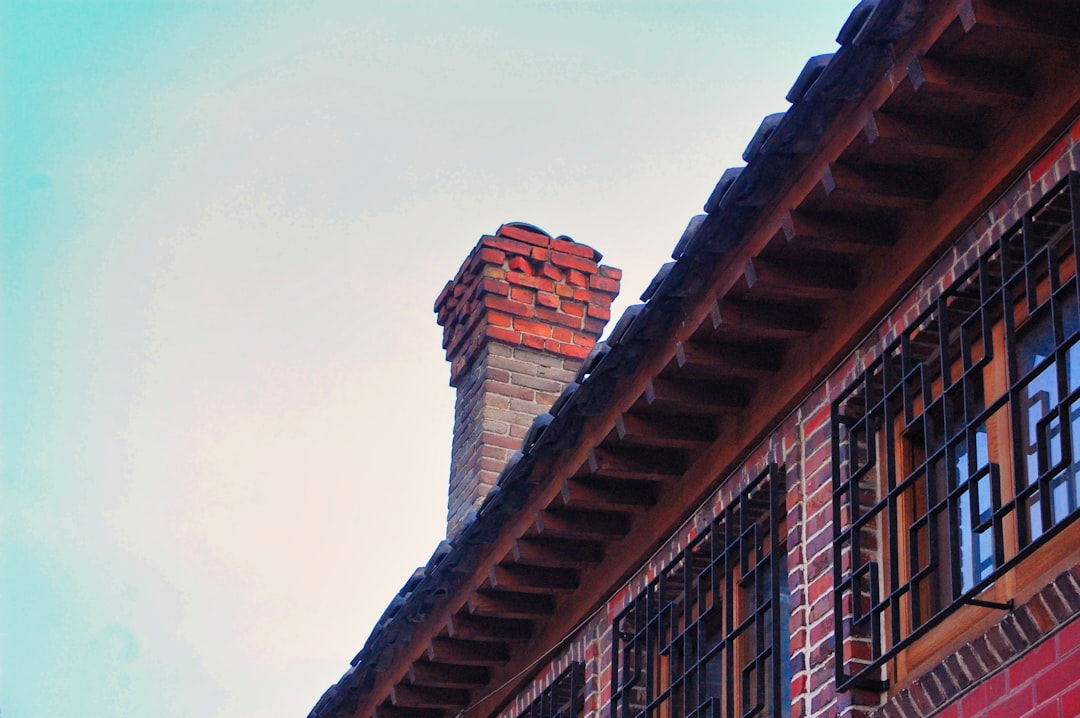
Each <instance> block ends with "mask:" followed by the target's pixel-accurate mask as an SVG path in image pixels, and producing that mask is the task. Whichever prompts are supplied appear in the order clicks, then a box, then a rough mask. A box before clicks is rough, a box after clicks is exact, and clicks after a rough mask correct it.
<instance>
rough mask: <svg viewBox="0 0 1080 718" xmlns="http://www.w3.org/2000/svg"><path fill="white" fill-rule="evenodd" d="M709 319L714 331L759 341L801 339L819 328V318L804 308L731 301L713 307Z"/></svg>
mask: <svg viewBox="0 0 1080 718" xmlns="http://www.w3.org/2000/svg"><path fill="white" fill-rule="evenodd" d="M709 316H710V318H711V321H712V326H713V329H714V330H717V331H724V330H728V331H731V332H735V333H738V334H740V335H743V336H753V337H760V338H762V339H802V338H805V337H808V336H810V335H812V334H813V333H814V332H816V331H817V329H818V325H819V321H818V318H817V317H816V316H815V315H814V314H813V313H811V312H809V311H807V310H804V309H796V308H794V307H785V306H780V305H769V304H766V303H764V302H753V303H751V302H741V301H737V300H734V299H730V300H725V301H723V302H719V303H717V304H715V305H713V307H712V309H711V311H710V313H709Z"/></svg>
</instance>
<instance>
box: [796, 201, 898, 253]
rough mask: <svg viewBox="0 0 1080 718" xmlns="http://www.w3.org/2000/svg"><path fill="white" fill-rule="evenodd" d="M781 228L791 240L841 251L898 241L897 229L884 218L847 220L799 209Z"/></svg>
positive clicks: (868, 249)
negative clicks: (877, 220) (882, 219)
mask: <svg viewBox="0 0 1080 718" xmlns="http://www.w3.org/2000/svg"><path fill="white" fill-rule="evenodd" d="M781 231H782V232H783V236H784V239H785V240H786V241H787V243H788V244H794V245H799V244H804V245H808V246H809V247H811V248H821V249H824V250H825V251H831V252H834V253H837V254H854V255H865V254H870V253H872V252H878V251H880V250H881V249H882V248H883V247H890V246H892V245H893V243H894V242H895V241H896V231H895V229H894V228H893V227H892V226H890V225H886V224H884V223H881V222H874V221H843V220H838V219H834V218H831V217H825V216H822V215H815V214H809V213H806V212H799V211H797V210H793V211H791V212H788V213H787V214H786V215H785V217H784V220H783V223H782V225H781Z"/></svg>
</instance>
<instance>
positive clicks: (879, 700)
mask: <svg viewBox="0 0 1080 718" xmlns="http://www.w3.org/2000/svg"><path fill="white" fill-rule="evenodd" d="M1076 170H1080V122H1078V123H1076V124H1075V125H1074V126H1073V127H1072V128H1071V129H1070V130H1069V131H1068V132H1067V133H1066V134H1064V135H1063V136H1062V137H1061V138H1060V139H1059V140H1058V141H1057V142H1056V143H1054V144H1053V146H1052V147H1051V149H1050V150H1049V151H1047V152H1046V153H1045V154H1044V155H1043V156H1041V157H1040V158H1038V159H1037V160H1036V161H1035V162H1034V163H1033V164H1032V165H1031V167H1030V169H1029V170H1028V172H1026V173H1025V174H1024V175H1023V176H1022V177H1021V178H1020V179H1018V180H1017V181H1016V182H1015V183H1014V184H1013V186H1011V187H1010V188H1009V189H1008V190H1007V191H1006V192H1004V193H1003V195H1002V196H1001V197H1000V198H998V199H997V200H995V201H994V202H992V203H990V204H989V209H988V210H987V211H986V212H985V213H984V214H983V216H981V217H979V218H978V219H977V220H976V221H975V222H974V223H973V225H972V226H971V227H970V228H968V229H967V230H966V231H964V232H961V233H959V235H958V239H957V241H956V243H955V245H954V246H953V247H952V249H951V250H949V251H948V252H946V253H945V254H944V256H943V257H942V258H941V259H940V260H939V261H938V262H937V263H936V264H935V265H934V266H933V267H932V268H931V269H930V270H929V271H928V272H927V273H926V274H925V275H924V276H923V277H922V278H921V279H920V280H918V281H917V282H916V283H915V284H914V286H913V287H912V288H911V290H910V291H909V292H908V293H907V294H906V295H905V296H904V297H903V298H902V299H901V300H900V301H899V302H898V303H897V304H896V306H894V307H893V308H892V309H891V310H890V311H889V313H888V315H887V316H886V317H885V318H884V319H883V320H882V321H881V323H880V324H879V325H878V326H877V327H876V328H875V329H874V330H872V331H870V332H869V333H868V335H867V339H866V340H865V341H864V342H863V343H862V344H861V345H859V346H858V347H857V348H856V349H855V350H854V351H853V352H852V353H851V355H850V356H849V357H848V358H847V359H846V360H845V361H844V362H843V363H842V364H841V365H840V366H838V367H836V369H835V370H834V371H833V372H832V374H831V375H830V376H829V377H828V378H827V379H826V380H825V381H824V382H823V383H822V384H821V386H820V387H819V388H818V389H817V390H815V391H813V392H811V393H810V395H809V396H807V398H806V399H805V401H804V402H803V403H802V405H801V406H800V407H798V408H796V409H795V410H794V411H793V412H792V413H791V414H790V415H789V416H788V417H787V418H785V419H784V420H783V421H781V422H780V424H779V426H777V427H776V429H775V430H774V431H773V433H772V435H771V436H770V437H769V438H768V439H767V440H765V441H764V442H763V443H762V444H761V445H760V446H758V447H757V448H756V449H755V450H753V451H752V452H751V453H750V455H749V458H748V459H747V460H746V462H745V463H744V464H743V465H742V466H741V467H739V468H738V469H736V470H735V471H734V472H732V473H731V474H730V476H729V478H728V479H726V480H725V482H724V483H723V484H722V486H721V487H720V489H718V491H717V492H716V494H715V495H714V496H713V497H712V498H710V499H709V500H707V501H706V502H705V503H704V504H703V505H702V506H701V507H700V508H699V509H698V510H697V511H696V512H695V513H694V514H693V516H692V517H691V518H690V519H688V520H687V522H686V523H685V524H684V525H683V527H682V528H680V529H679V530H678V531H677V532H676V533H675V534H674V535H673V536H671V537H670V539H669V541H668V542H667V543H666V544H664V545H663V546H662V547H661V548H660V549H658V550H657V552H656V553H655V554H654V556H653V557H652V558H651V559H650V560H649V561H648V562H647V563H646V564H645V565H644V566H642V567H641V568H640V570H639V571H638V572H637V573H636V574H635V575H634V576H633V577H632V578H630V579H629V580H628V581H627V583H626V584H625V585H623V586H618V587H612V592H611V596H610V598H609V599H608V601H607V604H606V606H604V607H603V608H602V609H601V610H600V611H599V612H598V613H597V614H595V615H594V616H593V617H592V618H591V619H590V620H589V621H587V622H586V624H585V625H584V626H582V627H581V628H580V630H579V631H578V632H577V633H576V634H574V635H573V636H570V637H568V639H567V641H566V642H564V644H563V645H562V646H561V647H560V648H558V649H557V653H556V657H555V659H554V662H553V663H552V664H551V665H550V666H549V667H545V668H542V669H541V670H540V672H539V673H538V674H537V676H536V678H535V679H534V681H533V682H532V683H531V684H530V685H529V687H527V688H526V689H525V690H524V691H523V692H522V694H521V696H519V697H518V698H517V699H516V700H515V701H513V702H512V703H511V704H510V705H508V706H507V707H506V708H505V709H504V710H503V712H502V714H501V715H502V716H503V718H515V717H516V716H517V714H518V712H520V710H522V708H523V707H524V706H527V705H529V701H530V699H529V696H535V695H536V694H537V693H538V691H539V690H542V689H543V686H544V685H545V682H549V681H550V680H551V679H553V678H554V676H557V675H558V673H559V670H560V668H559V666H564V665H566V662H567V661H568V660H570V656H578V655H580V656H584V660H585V661H586V671H587V675H589V676H592V677H595V679H596V683H595V693H590V694H589V698H588V699H587V700H586V705H585V716H587V717H589V718H592V717H596V718H599V717H600V716H605V717H606V716H610V715H611V707H610V705H609V704H610V696H611V693H612V685H611V650H612V636H611V625H612V619H613V617H614V616H615V615H617V614H618V613H619V612H620V611H621V610H623V609H624V608H625V607H626V606H628V605H629V604H630V603H631V602H632V601H633V600H634V599H635V598H636V597H637V596H638V595H639V594H640V593H641V591H642V590H643V589H644V587H645V586H646V585H647V583H648V582H649V581H650V580H651V579H652V577H654V576H656V575H657V573H658V572H659V571H660V570H661V568H663V567H664V566H665V565H666V564H667V563H668V562H669V561H670V560H671V556H672V555H674V553H675V552H677V551H678V549H679V547H681V546H684V545H686V543H687V542H688V541H689V540H691V538H692V537H693V536H694V535H696V533H697V531H698V530H700V527H701V526H704V525H706V524H707V523H708V522H709V521H711V520H712V518H714V517H715V516H716V515H717V513H718V510H719V509H720V508H722V507H723V506H725V505H726V504H727V502H728V501H730V500H731V497H732V496H734V495H736V494H737V492H738V491H739V489H740V488H741V487H742V486H743V485H745V483H746V481H747V480H748V479H749V478H750V477H752V476H754V475H756V473H757V472H758V471H760V470H761V468H762V467H763V466H765V465H766V463H768V462H776V463H778V464H781V465H783V466H785V467H786V469H787V492H788V508H789V515H788V572H789V587H790V609H791V642H790V650H791V667H792V679H791V698H792V706H791V716H792V718H844V717H848V716H867V717H868V718H887V717H888V718H925V717H928V716H942V717H945V718H979V717H982V716H1005V717H1006V718H1042V717H1043V716H1046V717H1053V718H1068V717H1069V716H1078V715H1080V620H1077V619H1078V617H1080V565H1078V566H1076V567H1074V568H1072V569H1071V570H1069V571H1065V572H1064V573H1061V574H1060V575H1058V576H1057V577H1056V578H1054V579H1053V580H1052V581H1051V582H1050V583H1048V584H1047V585H1046V586H1043V587H1041V588H1040V587H1035V588H1036V589H1037V590H1035V591H1034V593H1033V595H1031V597H1030V598H1029V599H1027V600H1026V601H1024V602H1023V603H1022V605H1018V606H1016V607H1015V608H1014V609H1013V610H1012V611H1010V612H1006V613H1003V614H1002V616H1001V619H1000V621H998V622H997V623H996V624H994V625H991V626H990V627H989V628H988V629H986V630H985V631H984V632H983V633H982V634H981V635H979V636H976V637H975V638H973V639H972V640H970V641H969V642H967V643H966V644H964V645H961V646H959V647H958V648H956V649H955V650H953V651H952V652H951V653H949V654H948V655H946V656H945V657H944V658H943V659H942V660H941V661H940V662H939V663H937V664H935V665H933V666H932V667H931V668H929V669H928V670H925V672H923V673H922V674H921V675H917V676H914V677H910V678H907V679H904V682H903V683H901V684H900V685H899V686H894V687H893V688H892V690H891V691H890V692H887V693H877V692H871V691H866V690H857V689H853V690H849V691H846V692H844V693H838V692H837V691H836V687H835V685H836V684H835V680H836V679H835V670H836V669H835V661H836V651H837V647H836V646H835V645H834V640H835V639H834V633H833V629H834V620H835V618H834V612H833V605H832V601H833V598H832V583H833V573H832V572H833V555H832V511H833V508H832V503H831V481H832V479H831V475H832V474H831V472H832V467H831V461H832V457H831V447H830V433H831V427H830V421H829V412H830V406H831V402H832V401H833V400H834V399H835V398H836V397H837V396H838V395H839V394H840V392H841V391H842V390H843V389H844V388H845V387H847V386H848V385H849V384H850V383H851V382H852V380H853V379H854V378H855V377H856V376H858V375H859V374H860V373H861V372H862V371H863V370H864V369H865V367H866V366H868V365H869V364H870V363H871V362H873V361H874V360H875V359H876V358H877V356H879V354H880V353H881V351H882V350H883V348H884V347H885V346H886V345H888V344H889V343H891V342H892V341H894V340H895V338H896V337H897V336H898V335H899V334H900V332H902V331H903V330H904V329H905V328H906V327H907V326H909V324H910V323H911V321H912V320H913V319H914V318H915V317H916V316H917V315H918V314H919V313H920V312H922V311H923V310H925V309H926V308H927V307H929V306H930V304H931V303H932V302H933V301H934V300H935V299H936V298H937V297H938V296H939V294H940V293H941V292H942V291H943V289H944V288H946V287H948V286H949V285H950V283H951V282H952V281H953V279H954V278H955V277H956V276H958V275H959V274H960V273H961V272H963V271H964V270H966V269H967V268H968V267H970V266H971V265H972V264H973V263H974V262H975V261H976V259H977V258H978V256H979V255H980V254H981V253H983V252H984V251H985V250H986V249H987V248H988V247H989V246H990V244H991V243H992V242H994V241H995V240H997V239H999V238H1000V237H1001V235H1002V234H1003V232H1004V231H1005V230H1006V229H1008V228H1009V227H1010V226H1011V225H1012V224H1013V223H1014V222H1015V221H1017V220H1018V219H1019V218H1020V217H1021V216H1022V215H1023V214H1024V213H1025V212H1026V211H1027V210H1028V209H1030V208H1031V207H1032V206H1033V204H1034V203H1035V202H1037V201H1038V200H1039V199H1040V198H1041V197H1042V196H1043V194H1044V193H1045V192H1046V191H1047V190H1048V189H1049V188H1050V187H1052V186H1053V185H1054V184H1056V183H1057V182H1058V181H1059V180H1060V179H1062V178H1063V177H1064V176H1065V175H1066V174H1067V173H1068V172H1069V171H1076ZM605 270H607V268H604V267H601V268H600V271H599V273H598V274H596V275H594V276H593V278H592V279H590V280H589V287H591V288H600V287H604V286H606V285H604V283H603V282H602V281H601V279H603V278H605V277H606V278H610V279H612V280H613V281H616V282H617V280H618V275H617V274H616V275H615V276H610V270H608V272H605ZM563 291H565V290H563ZM556 293H557V294H558V293H559V292H558V290H557V292H556ZM564 296H571V295H569V294H567V295H564ZM845 610H846V611H850V606H847V607H846V609H845ZM844 650H845V651H846V654H845V660H850V657H851V654H852V652H855V653H857V652H858V651H859V650H860V647H859V646H846V647H844Z"/></svg>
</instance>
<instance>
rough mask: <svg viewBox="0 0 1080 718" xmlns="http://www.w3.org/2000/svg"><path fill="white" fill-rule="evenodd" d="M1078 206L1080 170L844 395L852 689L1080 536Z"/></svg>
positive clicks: (838, 514)
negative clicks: (1058, 537)
mask: <svg viewBox="0 0 1080 718" xmlns="http://www.w3.org/2000/svg"><path fill="white" fill-rule="evenodd" d="M1078 223H1080V175H1078V174H1077V173H1072V174H1071V175H1069V176H1068V177H1067V178H1065V179H1064V180H1063V181H1062V182H1060V183H1059V184H1058V185H1056V186H1055V187H1054V188H1053V189H1051V190H1050V191H1049V192H1047V194H1046V195H1045V196H1044V198H1043V199H1042V200H1040V202H1039V203H1037V204H1036V205H1035V206H1034V207H1033V208H1032V209H1031V210H1030V211H1029V212H1027V213H1025V215H1024V216H1023V218H1022V219H1021V221H1019V222H1017V223H1016V225H1014V226H1013V227H1011V228H1010V229H1009V230H1008V231H1007V232H1005V234H1004V235H1003V236H1002V238H1001V239H1000V240H998V241H997V242H995V243H994V244H993V246H991V247H990V248H989V249H988V250H987V251H986V252H985V253H984V254H982V255H981V256H980V257H979V258H978V261H977V262H976V263H975V264H974V265H973V266H972V267H970V268H969V269H967V270H966V271H965V272H963V273H962V274H960V276H958V277H957V278H956V280H955V281H954V282H953V283H952V284H951V285H950V286H949V287H948V288H946V289H945V290H944V291H943V292H942V294H941V296H940V297H939V298H938V299H937V300H935V301H934V302H933V304H932V306H931V307H930V308H928V309H927V310H926V311H924V312H923V313H922V314H921V315H920V316H919V317H918V318H916V319H915V321H913V322H912V324H911V325H910V326H909V327H908V328H907V329H905V330H904V332H902V333H901V335H900V337H899V338H898V339H897V340H896V341H894V342H892V343H891V344H890V345H889V346H888V347H886V349H885V350H884V351H883V353H882V355H881V356H880V357H879V358H878V359H877V360H876V361H875V362H873V363H872V364H871V365H870V366H869V367H868V368H867V369H866V371H864V372H863V373H862V374H861V375H860V376H859V377H858V378H856V380H855V381H854V382H852V384H851V385H850V386H849V387H847V389H845V391H844V392H843V393H842V394H841V395H840V397H839V398H838V399H837V400H836V401H835V402H834V403H833V407H832V429H833V431H832V451H833V462H832V470H833V497H832V498H833V538H834V540H833V560H834V596H833V598H834V613H835V632H836V636H835V638H836V645H837V650H838V653H837V661H836V677H837V687H838V689H839V690H846V689H849V688H852V687H861V688H869V689H875V690H885V689H886V688H890V687H891V688H892V689H894V690H895V689H896V687H897V686H898V685H901V684H902V683H904V682H906V681H907V680H909V679H910V678H912V677H914V676H915V675H917V674H919V673H921V672H922V671H923V670H925V668H927V667H928V666H929V665H931V664H932V662H933V661H936V660H939V659H940V658H941V657H942V656H943V655H944V654H945V653H946V652H948V651H951V650H955V648H957V647H959V645H960V644H961V642H963V641H966V640H970V638H971V637H973V636H974V635H977V633H979V632H981V631H983V630H985V629H986V628H987V627H988V626H989V625H990V624H991V623H992V622H994V621H996V620H999V619H1000V616H1001V612H1002V611H1003V610H1010V609H1011V608H1012V606H1013V605H1014V602H1015V601H1016V600H1022V599H1023V597H1024V595H1025V593H1030V591H1031V590H1033V589H1034V588H1037V587H1038V586H1039V585H1041V583H1040V581H1041V582H1045V581H1044V579H1045V578H1046V577H1047V576H1049V574H1050V573H1051V572H1053V571H1054V570H1057V568H1058V567H1059V566H1060V564H1061V563H1062V561H1064V560H1066V557H1067V554H1068V548H1069V546H1070V545H1072V544H1073V543H1074V541H1075V536H1077V535H1080V525H1073V524H1074V519H1076V518H1077V517H1078V516H1080V446H1076V447H1073V443H1074V442H1075V443H1077V444H1080V288H1078V278H1077V275H1078V272H1077V258H1078V256H1080V251H1078V247H1080V229H1078V226H1080V224H1078ZM1025 357H1026V359H1025ZM1033 387H1034V389H1033ZM1035 389H1037V390H1038V396H1034V397H1033V396H1031V395H1032V394H1033V393H1035ZM1036 402H1038V403H1036ZM1033 406H1037V407H1041V408H1039V409H1037V410H1036V411H1035V412H1034V413H1032V410H1031V407H1033ZM1055 426H1056V429H1055V428H1054V427H1055ZM1063 487H1064V491H1061V489H1062V488H1063ZM1062 497H1064V501H1059V499H1062ZM1062 532H1067V533H1068V534H1069V537H1068V538H1067V539H1066V538H1063V539H1062V540H1060V541H1056V542H1052V541H1051V540H1050V539H1051V537H1053V536H1055V535H1057V534H1060V533H1062ZM1032 557H1035V558H1032ZM976 559H978V560H977V561H976ZM1029 559H1030V560H1029ZM953 617H955V618H953Z"/></svg>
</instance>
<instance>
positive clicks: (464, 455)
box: [435, 222, 622, 538]
mask: <svg viewBox="0 0 1080 718" xmlns="http://www.w3.org/2000/svg"><path fill="white" fill-rule="evenodd" d="M601 256H602V255H601V254H600V253H599V252H597V251H596V250H595V249H593V248H591V247H587V246H585V245H584V244H578V243H577V242H575V241H574V240H572V239H570V238H569V237H556V238H553V237H552V236H551V235H549V234H547V233H546V232H544V231H543V230H541V229H538V228H536V227H533V226H532V225H528V224H522V223H517V222H515V223H511V224H504V225H502V226H501V227H499V230H498V231H497V232H496V233H495V234H494V236H490V235H488V236H484V237H481V238H480V241H479V243H477V245H476V247H475V248H474V249H473V251H472V252H471V253H470V254H469V256H468V258H467V259H466V260H465V262H464V263H463V264H462V265H461V269H459V270H458V273H457V276H455V277H454V279H453V280H452V281H450V282H447V284H446V287H445V288H444V289H443V290H442V293H441V294H439V298H438V299H437V300H435V312H436V313H437V314H438V322H439V326H441V327H442V328H443V348H444V349H446V359H447V361H449V362H450V386H452V387H454V388H455V389H457V403H456V407H455V412H454V414H455V415H454V443H453V448H452V451H451V454H452V456H451V462H450V498H449V501H448V511H447V519H446V535H447V538H453V537H454V535H455V534H456V533H457V532H458V530H459V529H460V528H461V527H462V525H463V522H464V521H465V518H466V516H468V514H469V512H470V511H471V510H472V509H474V508H476V507H477V506H479V504H480V502H481V501H482V500H483V498H484V496H486V495H487V493H488V491H489V490H490V489H491V487H492V486H493V485H494V483H495V481H496V480H497V479H498V477H499V472H500V471H502V469H503V467H504V466H505V465H506V462H507V461H508V460H509V459H510V457H511V456H512V455H513V453H514V451H516V450H517V449H519V448H521V441H522V439H523V438H524V436H525V433H526V432H527V431H528V429H529V426H530V425H531V424H532V422H533V419H535V418H536V417H537V416H538V415H540V414H542V413H543V412H545V411H547V410H548V408H549V407H550V406H551V404H552V403H553V402H554V401H555V399H556V397H558V395H559V393H560V392H561V391H562V390H563V388H564V387H565V386H566V385H567V384H568V383H569V382H571V381H572V380H573V378H574V375H575V374H576V372H577V370H578V368H579V367H580V366H581V362H582V360H583V359H585V357H586V356H588V354H589V350H590V349H592V347H593V345H594V344H595V343H596V340H597V339H599V337H600V333H601V332H602V331H603V330H604V325H605V324H607V321H608V319H610V318H611V310H610V307H611V302H612V300H614V299H615V297H616V296H617V295H618V293H619V280H620V279H621V278H622V270H619V269H615V268H614V267H607V266H599V265H598V262H599V261H600V258H601Z"/></svg>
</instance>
